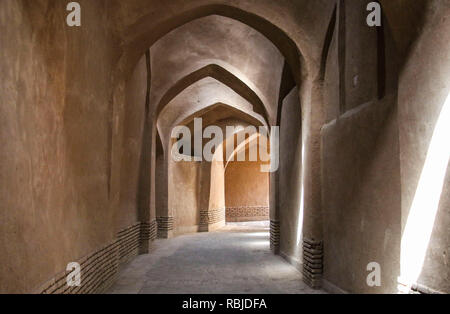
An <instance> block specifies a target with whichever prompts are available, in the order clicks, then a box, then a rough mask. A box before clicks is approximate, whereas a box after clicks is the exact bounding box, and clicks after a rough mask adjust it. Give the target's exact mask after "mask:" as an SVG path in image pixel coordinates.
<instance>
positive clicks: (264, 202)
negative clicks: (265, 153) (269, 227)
mask: <svg viewBox="0 0 450 314" xmlns="http://www.w3.org/2000/svg"><path fill="white" fill-rule="evenodd" d="M261 165H262V162H260V161H254V162H250V161H245V162H244V161H241V162H240V161H230V162H228V164H227V168H226V170H225V205H226V208H227V211H230V210H232V211H236V212H238V213H239V215H237V216H236V215H233V217H230V215H229V213H228V212H227V219H228V218H231V219H233V220H234V221H238V220H239V221H240V220H247V221H248V220H252V219H254V220H268V219H269V216H268V215H261V216H259V215H254V214H252V212H255V209H254V208H259V209H258V212H263V208H268V207H269V173H267V172H261Z"/></svg>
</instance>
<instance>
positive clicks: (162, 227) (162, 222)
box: [156, 217, 174, 238]
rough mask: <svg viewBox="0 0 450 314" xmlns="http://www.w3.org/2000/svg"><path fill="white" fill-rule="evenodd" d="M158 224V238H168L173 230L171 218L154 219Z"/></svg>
mask: <svg viewBox="0 0 450 314" xmlns="http://www.w3.org/2000/svg"><path fill="white" fill-rule="evenodd" d="M156 220H157V222H158V238H168V237H169V233H170V232H171V231H172V230H173V222H174V218H173V217H156Z"/></svg>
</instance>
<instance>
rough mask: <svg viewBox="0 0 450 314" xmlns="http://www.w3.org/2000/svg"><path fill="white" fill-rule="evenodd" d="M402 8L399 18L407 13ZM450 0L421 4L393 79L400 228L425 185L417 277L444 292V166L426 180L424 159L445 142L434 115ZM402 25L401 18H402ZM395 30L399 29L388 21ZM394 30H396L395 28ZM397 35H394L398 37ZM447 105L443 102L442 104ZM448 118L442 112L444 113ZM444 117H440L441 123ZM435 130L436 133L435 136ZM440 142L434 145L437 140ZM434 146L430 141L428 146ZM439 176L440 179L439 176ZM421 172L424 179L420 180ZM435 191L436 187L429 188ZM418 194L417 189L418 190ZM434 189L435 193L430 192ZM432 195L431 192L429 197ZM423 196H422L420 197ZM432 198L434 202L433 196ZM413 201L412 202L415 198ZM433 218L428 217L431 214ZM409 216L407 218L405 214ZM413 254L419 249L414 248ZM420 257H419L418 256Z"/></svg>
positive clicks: (447, 88)
mask: <svg viewBox="0 0 450 314" xmlns="http://www.w3.org/2000/svg"><path fill="white" fill-rule="evenodd" d="M407 13H410V12H405V13H403V15H402V17H401V18H402V19H401V21H405V19H406V18H407V17H408V16H407ZM449 14H450V3H448V2H447V1H427V3H426V8H425V9H423V10H422V11H421V17H420V18H417V20H418V21H422V23H423V26H422V32H421V33H420V34H419V35H418V36H415V37H414V35H415V34H414V33H413V34H412V35H409V34H408V32H413V31H416V29H414V28H413V29H409V30H406V31H403V32H402V33H401V34H404V38H399V40H400V43H403V41H404V40H405V38H411V37H412V38H413V40H411V41H412V43H411V44H409V46H408V45H407V44H403V45H402V46H400V45H399V46H400V47H405V46H406V47H408V49H404V50H403V51H402V54H403V55H404V56H405V58H404V59H402V62H403V64H404V67H403V68H402V71H401V74H400V78H399V96H398V106H399V137H400V152H399V153H400V160H401V184H402V189H401V195H402V209H401V210H402V231H403V232H404V230H405V227H406V225H407V223H408V219H409V218H410V212H411V208H412V206H413V202H414V200H415V199H416V198H418V199H420V197H421V196H420V195H421V192H420V188H419V186H420V185H422V186H423V185H424V184H425V186H428V187H429V188H430V190H429V191H428V192H426V199H427V205H426V206H427V207H426V209H424V212H423V214H424V215H426V216H431V217H432V218H434V223H433V224H432V227H431V228H432V230H431V237H430V240H429V242H428V246H427V249H426V254H425V256H424V259H423V265H422V268H421V271H420V274H419V277H418V279H417V281H418V283H419V284H421V285H424V286H426V287H429V288H431V289H434V290H437V291H441V292H446V293H449V292H450V267H449V265H450V258H449V248H450V232H449V231H450V229H449V226H450V211H449V209H450V170H449V169H450V168H449V167H448V162H447V164H446V165H445V166H443V167H440V169H436V173H435V174H434V175H433V176H432V178H433V179H431V180H428V181H424V180H426V179H425V178H426V176H427V175H428V176H429V175H430V173H429V170H428V174H427V170H426V169H430V168H429V167H428V168H425V162H426V160H427V159H430V158H439V156H441V157H446V158H447V160H448V158H449V156H448V154H447V156H442V154H444V153H445V152H446V149H445V145H448V140H447V139H448V133H446V134H445V135H444V134H442V131H440V132H439V127H438V119H439V117H441V119H442V118H443V116H444V112H445V111H444V109H445V108H444V103H445V102H446V100H447V101H448V97H449V94H450V70H449V69H450V44H449V43H450V20H449V18H448V16H449ZM405 23H407V21H405ZM394 26H395V27H396V29H398V28H397V27H401V25H399V24H394ZM399 32H400V30H399ZM399 37H400V36H399ZM447 106H449V105H448V104H447ZM447 116H448V115H447ZM449 123H450V121H448V118H447V120H443V121H442V122H441V127H440V128H441V129H442V125H448V124H449ZM439 133H441V134H439ZM433 136H434V143H438V144H437V145H439V148H438V149H434V150H433V148H432V138H433ZM439 143H440V144H439ZM433 145H436V144H433ZM441 175H444V176H443V178H441V179H440V176H441ZM421 176H424V178H422V179H421ZM433 187H434V189H440V190H437V191H434V190H432V189H431V188H433ZM422 193H423V192H422ZM435 193H438V194H435ZM433 195H436V196H433ZM422 197H423V195H422ZM436 197H437V200H438V204H435V202H434V201H433V199H435V198H436ZM416 201H417V200H416ZM433 216H434V217H433ZM411 218H412V217H411ZM421 226H422V229H421V230H420V231H418V232H420V234H424V232H425V234H426V232H429V231H430V230H429V228H430V226H428V225H427V224H425V223H424V224H422V225H421ZM418 253H419V252H418ZM419 256H420V255H419Z"/></svg>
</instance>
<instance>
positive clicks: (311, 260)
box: [303, 238, 323, 289]
mask: <svg viewBox="0 0 450 314" xmlns="http://www.w3.org/2000/svg"><path fill="white" fill-rule="evenodd" d="M322 273H323V244H322V241H314V240H313V239H307V238H304V239H303V281H304V282H306V283H307V284H308V285H309V286H310V287H311V288H314V289H319V288H321V287H322Z"/></svg>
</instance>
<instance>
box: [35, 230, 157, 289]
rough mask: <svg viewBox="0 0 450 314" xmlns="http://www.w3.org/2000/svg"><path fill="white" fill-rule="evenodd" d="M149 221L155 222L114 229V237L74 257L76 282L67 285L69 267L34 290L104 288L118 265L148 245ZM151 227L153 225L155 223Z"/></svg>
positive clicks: (113, 279)
mask: <svg viewBox="0 0 450 314" xmlns="http://www.w3.org/2000/svg"><path fill="white" fill-rule="evenodd" d="M152 224H153V225H155V224H156V223H155V222H151V223H137V224H134V225H132V226H130V227H128V228H125V229H123V230H121V231H119V232H118V233H117V238H116V240H114V241H112V242H111V243H109V244H108V245H106V246H103V247H102V248H100V249H99V250H97V251H95V252H94V253H92V254H89V255H87V256H85V257H83V258H81V259H79V260H78V261H76V262H77V263H79V264H80V266H81V285H80V286H78V287H77V286H74V287H69V286H68V285H67V276H68V275H69V273H70V271H62V272H60V273H58V274H57V275H55V276H54V277H53V279H51V280H50V281H48V282H46V283H45V284H44V285H42V286H41V287H40V288H38V289H36V290H35V292H36V293H44V294H90V293H102V292H104V291H105V290H106V289H108V288H109V287H110V286H111V285H112V284H113V283H114V281H115V279H116V276H117V273H118V269H119V265H120V264H122V263H125V262H126V261H128V260H130V259H131V258H132V257H134V256H136V255H138V254H139V253H140V251H141V248H142V247H143V246H145V245H148V244H146V243H148V240H150V239H151V237H152V236H151V234H152V231H151V229H152V227H151V226H152ZM153 228H154V229H155V227H153ZM153 233H154V232H153ZM74 262H75V261H74Z"/></svg>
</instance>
